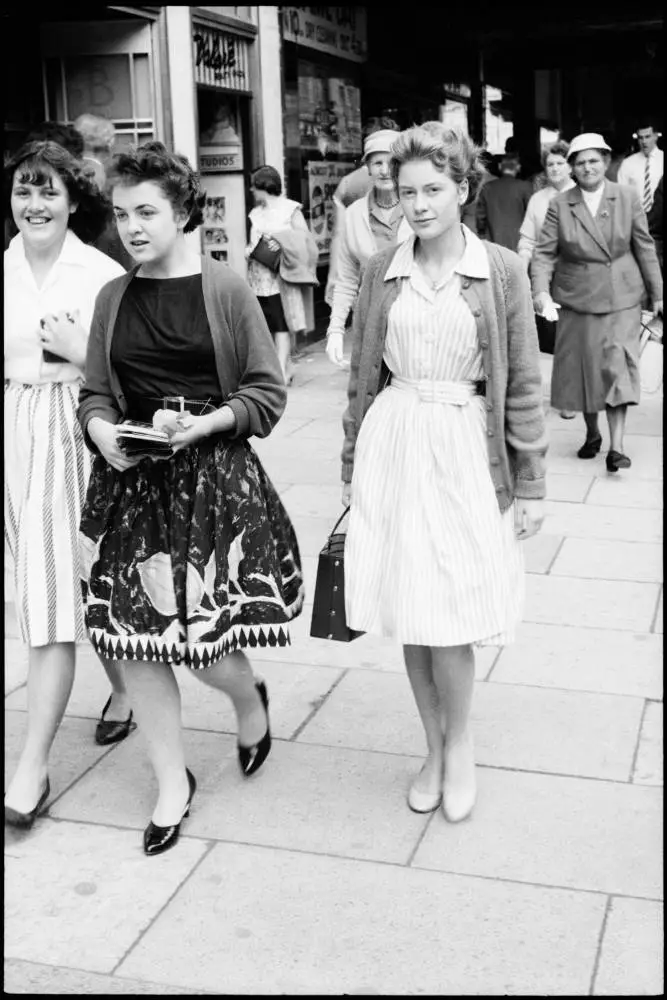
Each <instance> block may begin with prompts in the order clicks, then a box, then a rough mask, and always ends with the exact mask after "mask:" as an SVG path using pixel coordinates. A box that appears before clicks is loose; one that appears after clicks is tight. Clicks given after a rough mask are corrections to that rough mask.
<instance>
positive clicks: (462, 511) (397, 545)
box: [345, 242, 524, 646]
mask: <svg viewBox="0 0 667 1000" xmlns="http://www.w3.org/2000/svg"><path fill="white" fill-rule="evenodd" d="M399 253H401V255H402V256H405V255H408V254H409V255H410V256H412V249H411V247H410V242H408V244H406V245H405V248H401V249H400V250H399ZM397 256H398V255H397ZM465 258H466V255H465V254H464V257H463V258H462V261H461V262H460V264H459V266H458V268H457V270H455V271H454V273H453V274H452V275H451V276H450V277H449V278H448V279H447V280H445V282H444V283H443V284H441V285H440V286H438V287H436V288H433V287H431V286H430V285H429V283H428V281H427V279H426V278H425V277H424V276H423V274H422V272H421V271H420V269H419V268H418V267H417V265H416V264H415V263H414V260H412V266H411V268H410V267H408V272H407V273H406V276H404V277H401V278H399V280H400V282H401V288H400V291H399V294H398V297H397V299H396V301H395V302H394V304H393V306H392V307H391V310H390V313H389V319H388V329H387V337H386V343H385V351H384V360H385V363H386V364H387V366H388V368H389V370H390V371H391V372H392V379H391V382H390V384H389V385H388V386H387V388H386V389H385V390H384V391H382V392H381V393H380V394H379V395H378V397H377V398H376V400H375V402H374V403H373V405H372V406H371V408H370V409H369V411H368V413H367V414H366V417H365V418H364V421H363V423H362V426H361V429H360V432H359V436H358V438H357V443H356V449H355V464H354V475H353V479H352V506H351V512H350V524H349V531H348V536H347V542H346V548H345V593H346V613H347V620H348V624H349V625H350V626H351V627H352V628H354V629H360V630H362V631H364V632H369V633H374V634H377V635H382V636H386V637H390V638H393V639H395V640H397V641H399V642H401V643H402V644H409V645H426V646H455V645H462V644H468V643H473V644H477V645H504V644H506V643H508V642H511V641H512V639H513V637H514V631H515V627H516V625H517V623H518V621H519V620H520V616H521V612H522V605H523V591H524V586H523V557H522V552H521V548H520V545H519V543H518V542H517V540H516V537H515V533H514V507H513V506H512V507H510V509H509V510H508V511H506V512H505V513H501V511H500V509H499V507H498V502H497V498H496V494H495V490H494V486H493V483H492V480H491V475H490V471H489V459H488V451H487V443H486V414H485V401H484V398H483V397H481V396H478V395H475V394H474V387H473V383H474V382H475V381H476V380H478V379H482V378H483V377H484V372H483V367H482V355H481V349H480V347H479V344H478V339H477V330H476V324H475V320H474V318H473V315H472V313H471V311H470V309H469V307H468V305H467V303H466V302H465V300H464V298H463V296H462V294H461V280H462V273H465V270H464V268H463V267H462V265H464V261H465ZM408 274H409V276H408Z"/></svg>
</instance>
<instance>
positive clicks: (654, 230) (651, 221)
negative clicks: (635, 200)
mask: <svg viewBox="0 0 667 1000" xmlns="http://www.w3.org/2000/svg"><path fill="white" fill-rule="evenodd" d="M662 180H663V179H662V177H661V178H660V180H659V181H658V186H657V188H656V189H655V194H654V195H653V204H652V206H651V211H650V212H649V213H648V231H649V233H650V234H651V236H652V237H653V242H654V243H655V252H656V253H657V255H658V263H659V264H660V270H661V271H662V253H663V243H662V222H663V218H662V217H663V204H662Z"/></svg>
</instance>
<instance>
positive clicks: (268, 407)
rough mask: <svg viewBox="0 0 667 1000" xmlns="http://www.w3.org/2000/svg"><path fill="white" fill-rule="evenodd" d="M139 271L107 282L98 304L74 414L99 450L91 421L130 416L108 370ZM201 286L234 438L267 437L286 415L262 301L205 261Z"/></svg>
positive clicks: (115, 378)
mask: <svg viewBox="0 0 667 1000" xmlns="http://www.w3.org/2000/svg"><path fill="white" fill-rule="evenodd" d="M137 270H138V266H137V267H135V268H133V269H132V271H130V272H128V273H127V274H124V275H123V276H122V277H120V278H116V279H115V280H114V281H110V282H108V284H106V285H105V286H104V287H103V288H102V289H101V291H100V292H99V294H98V296H97V300H96V303H95V312H94V315H93V321H92V325H91V330H90V337H89V339H88V351H87V354H86V376H85V382H84V384H83V385H82V387H81V390H80V392H79V407H78V411H77V416H78V419H79V423H80V424H81V427H82V430H83V433H84V438H85V440H86V444H87V445H88V447H89V448H90V450H91V451H94V452H97V449H96V447H95V445H94V444H93V442H92V441H91V439H90V436H89V434H88V432H87V427H88V424H89V423H90V420H91V419H92V418H93V417H101V418H102V419H103V420H106V421H108V422H109V423H112V424H116V423H118V422H119V421H121V420H122V419H123V418H124V417H125V416H126V414H127V403H126V400H125V396H124V395H123V391H122V389H121V385H120V381H119V378H118V375H117V373H116V371H115V370H114V368H113V366H112V364H111V341H112V339H113V334H114V327H115V324H116V318H117V316H118V309H119V306H120V302H121V299H122V298H123V295H124V293H125V289H126V288H127V287H128V285H129V283H130V281H131V280H132V278H133V277H134V275H135V274H136V272H137ZM202 287H203V292H204V306H205V309H206V316H207V319H208V322H209V326H210V328H211V336H212V339H213V348H214V352H215V365H216V371H217V374H218V380H219V382H220V389H221V395H222V398H223V399H224V403H225V405H226V406H229V407H230V409H231V410H232V412H233V413H234V417H235V419H236V426H235V428H234V429H233V430H232V431H230V432H229V435H230V437H250V436H251V435H253V434H254V435H257V437H266V436H267V434H269V432H270V431H271V429H272V428H273V427H274V426H275V424H276V423H277V422H278V420H279V419H280V417H281V415H282V413H283V410H284V409H285V405H286V402H287V390H286V388H285V382H284V379H283V375H282V371H281V368H280V362H279V360H278V355H277V354H276V350H275V347H274V345H273V338H272V337H271V334H270V333H269V329H268V327H267V325H266V320H265V319H264V314H263V313H262V310H261V307H260V305H259V302H258V301H257V297H256V296H255V295H254V294H253V293H252V292H251V291H250V289H249V288H248V286H247V284H246V283H245V281H243V279H242V278H240V277H239V276H238V275H237V274H235V272H234V271H232V270H231V268H229V267H228V266H227V265H226V264H222V263H221V262H219V261H216V260H214V259H213V258H212V257H208V256H206V257H203V258H202Z"/></svg>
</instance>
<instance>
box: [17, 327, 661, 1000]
mask: <svg viewBox="0 0 667 1000" xmlns="http://www.w3.org/2000/svg"><path fill="white" fill-rule="evenodd" d="M543 360H544V366H545V373H546V369H548V365H549V360H548V359H546V358H545V359H543ZM346 381H347V379H346V374H345V373H343V372H339V371H337V370H335V369H332V368H331V367H330V366H329V364H328V362H327V361H326V358H325V357H324V354H323V350H322V345H321V344H320V345H315V346H314V347H312V348H310V349H308V350H307V351H306V352H305V353H304V354H303V355H302V357H301V359H300V361H299V364H298V366H297V369H296V378H295V384H294V386H293V388H292V390H291V391H290V397H289V403H288V408H287V412H286V415H285V417H284V418H283V420H282V421H281V423H280V424H279V426H278V428H277V429H276V432H275V433H274V434H273V435H272V436H271V437H270V438H269V439H268V440H267V441H263V442H258V443H257V450H258V452H259V454H260V456H261V458H262V460H263V461H264V463H265V465H266V468H267V470H268V472H269V474H270V475H271V477H272V479H273V481H274V483H275V484H276V486H277V487H278V488H279V490H280V492H281V495H282V497H283V499H284V502H285V505H286V507H287V509H288V510H289V512H290V514H291V516H292V517H293V519H294V523H295V526H296V529H297V534H298V537H299V540H300V544H301V549H302V555H303V561H304V567H305V572H306V582H307V587H308V597H307V600H308V605H307V607H306V609H305V612H304V614H303V615H302V616H301V617H300V618H299V619H298V621H297V622H296V623H295V624H294V626H293V645H292V647H291V648H289V649H287V650H257V651H256V652H255V654H254V662H255V664H256V668H257V671H258V673H260V674H261V675H262V676H264V677H265V678H266V680H267V684H268V688H269V693H270V698H271V705H270V708H271V719H272V729H273V733H274V737H275V740H274V749H273V752H272V754H271V757H270V758H269V761H268V762H267V764H266V765H265V766H264V768H263V769H262V771H261V772H259V774H258V775H257V776H256V777H254V778H253V779H251V780H249V781H244V780H243V779H242V778H241V777H240V774H239V771H238V767H237V764H236V754H235V735H234V733H235V726H234V718H233V713H232V711H231V708H230V706H229V704H228V703H227V702H226V701H224V700H223V699H222V698H216V697H215V695H214V694H213V693H212V692H210V691H208V690H207V689H205V688H204V687H203V686H202V685H200V684H198V683H197V682H196V681H194V680H193V679H192V678H190V677H188V676H187V673H186V671H185V670H181V671H179V672H178V676H179V678H180V679H181V681H182V694H183V721H184V725H185V727H186V744H187V750H188V758H189V765H190V767H191V768H192V770H193V772H194V773H195V775H196V777H197V780H198V784H199V790H198V792H197V795H196V797H195V800H194V805H193V810H192V814H191V817H190V819H189V820H187V821H185V823H184V825H183V833H182V836H181V841H180V843H179V845H178V846H177V848H176V849H175V850H173V851H170V852H168V853H167V854H166V855H164V856H161V857H158V858H151V859H148V858H146V857H145V856H144V855H143V853H142V850H141V831H142V830H143V827H144V826H145V824H146V822H147V821H148V818H149V816H150V813H151V810H152V803H153V801H154V794H155V786H154V781H153V778H152V775H151V772H150V769H149V767H148V764H147V763H146V760H145V756H144V753H143V748H142V746H141V742H140V735H139V734H138V733H134V734H133V735H132V736H130V738H129V739H128V740H126V741H125V742H124V743H123V744H121V745H119V746H116V747H112V748H109V749H105V748H100V747H96V746H95V744H94V743H93V730H94V724H95V720H96V718H97V717H98V715H99V712H100V709H101V707H102V705H103V704H104V701H105V698H106V694H107V690H106V681H105V678H104V675H103V671H102V669H101V667H100V666H99V665H98V664H97V662H96V660H95V657H94V655H92V653H91V651H90V649H89V648H88V647H87V646H85V645H84V646H82V647H81V648H80V652H79V660H78V670H77V679H76V682H75V688H74V693H73V696H72V699H71V702H70V705H69V709H68V713H67V716H66V719H65V721H64V723H63V726H62V728H61V731H60V733H59V735H58V737H57V742H56V745H55V747H54V752H53V759H52V766H51V785H52V789H53V794H52V798H51V805H50V808H49V812H48V816H46V817H44V818H42V819H40V820H38V821H37V822H36V824H35V826H34V828H33V830H32V831H31V832H30V833H29V834H27V835H26V834H24V835H21V834H18V833H16V832H15V831H6V841H5V855H6V877H5V992H8V993H39V994H42V993H51V994H54V993H55V994H59V993H63V994H69V993H71V994H98V993H99V994H104V993H113V994H115V993H124V994H134V995H138V994H155V995H159V994H181V995H187V994H211V995H225V994H228V995H230V994H240V995H250V994H259V995H262V994H264V995H280V994H284V995H309V994H310V995H332V996H333V995H441V996H450V995H451V996H456V995H463V996H494V995H509V996H540V995H542V996H545V995H547V996H588V995H594V996H627V995H634V996H642V995H645V996H651V995H658V994H660V993H661V992H662V990H663V959H662V948H663V933H662V912H663V911H662V884H663V880H662V652H661V650H662V594H663V590H662V437H661V413H660V407H661V399H659V398H656V397H652V398H647V399H645V400H644V401H643V402H642V404H641V406H640V407H639V408H637V409H633V410H632V411H631V413H630V416H629V419H628V436H627V441H626V444H627V451H628V453H629V454H630V455H631V457H632V460H633V467H632V469H631V470H629V471H628V472H621V473H619V474H617V475H616V476H614V477H611V476H609V475H608V474H607V473H606V471H605V467H604V458H603V455H601V456H598V458H597V459H596V460H593V461H580V460H578V459H577V458H576V456H575V452H576V448H577V447H578V446H579V444H580V443H581V441H582V439H583V438H582V426H581V423H582V422H581V419H580V418H577V419H575V420H572V421H563V420H561V419H560V418H559V417H558V415H557V414H556V413H554V412H553V411H550V413H549V426H550V433H551V447H550V453H549V463H548V469H549V478H548V491H549V500H548V503H547V508H548V517H547V521H546V524H545V528H544V531H543V533H542V534H541V535H539V536H538V537H536V538H535V539H531V540H530V541H529V542H528V543H526V559H527V568H528V571H529V576H528V585H527V606H526V615H525V621H524V624H523V625H522V626H521V629H520V634H519V639H518V641H517V643H516V644H515V645H514V646H512V647H508V648H507V649H504V650H496V649H487V650H483V651H482V652H481V653H480V654H479V656H478V661H477V690H476V695H475V705H474V733H475V739H476V747H477V759H478V763H479V767H478V773H479V786H480V790H479V798H478V804H477V806H476V809H475V813H474V815H473V818H472V819H471V820H470V821H468V822H465V823H463V824H460V825H458V826H452V825H449V824H447V823H446V821H445V820H444V818H443V816H442V814H441V812H437V813H435V814H433V815H431V816H418V815H416V814H414V813H412V812H410V810H409V809H408V808H407V806H406V803H405V794H406V789H407V787H408V784H409V781H410V780H411V778H412V776H413V775H414V774H415V773H416V772H417V771H418V770H419V767H420V763H421V759H422V756H423V754H424V750H425V747H424V740H423V735H422V732H421V727H420V724H419V720H418V717H417V713H416V709H415V707H414V704H413V701H412V697H411V694H410V691H409V686H408V682H407V679H406V677H405V673H404V668H403V665H402V660H401V655H400V649H398V648H397V647H395V646H394V645H392V644H391V643H390V642H387V641H384V640H380V639H377V638H372V637H370V636H364V637H362V638H360V639H358V640H356V641H355V642H353V643H351V644H349V645H347V644H339V643H333V642H331V643H330V642H326V641H318V640H314V639H310V638H309V635H308V632H309V625H310V612H311V603H310V602H312V595H313V586H314V580H315V572H316V566H317V554H318V552H319V550H320V548H321V547H322V545H323V543H324V541H325V539H326V536H327V533H328V531H329V530H330V529H331V527H332V526H333V523H334V520H335V518H336V517H337V516H338V514H339V513H340V510H341V508H340V485H339V453H340V446H341V427H340V415H341V411H342V408H343V406H344V401H345V388H346ZM605 439H606V430H605ZM605 445H606V441H605ZM603 454H604V452H603ZM6 622H7V627H6V636H7V638H6V657H5V663H6V679H5V691H6V700H5V720H6V744H7V750H6V760H5V767H6V773H11V772H12V770H13V768H14V765H15V761H16V758H17V755H18V752H19V748H20V742H21V737H22V732H23V729H24V724H25V707H26V688H25V669H26V666H25V665H26V658H25V650H24V649H23V648H22V646H21V644H20V642H19V641H18V639H17V638H16V626H15V619H14V616H13V609H12V607H11V605H6Z"/></svg>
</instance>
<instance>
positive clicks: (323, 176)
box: [306, 160, 354, 262]
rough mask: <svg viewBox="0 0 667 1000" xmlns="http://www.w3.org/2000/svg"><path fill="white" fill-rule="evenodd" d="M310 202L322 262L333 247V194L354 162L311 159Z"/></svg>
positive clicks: (307, 167)
mask: <svg viewBox="0 0 667 1000" xmlns="http://www.w3.org/2000/svg"><path fill="white" fill-rule="evenodd" d="M306 169H307V171H308V202H309V208H310V221H309V223H308V226H309V229H310V231H311V233H312V235H313V236H314V238H315V242H316V243H317V246H318V249H319V251H320V262H321V260H322V257H323V256H326V255H327V254H328V253H329V250H330V249H331V234H332V232H333V222H334V205H333V194H334V191H335V190H336V188H337V187H338V185H339V184H340V182H341V180H342V179H343V177H345V176H346V174H349V173H351V171H352V170H354V163H327V162H326V160H324V161H322V160H309V162H308V163H307V164H306Z"/></svg>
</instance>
